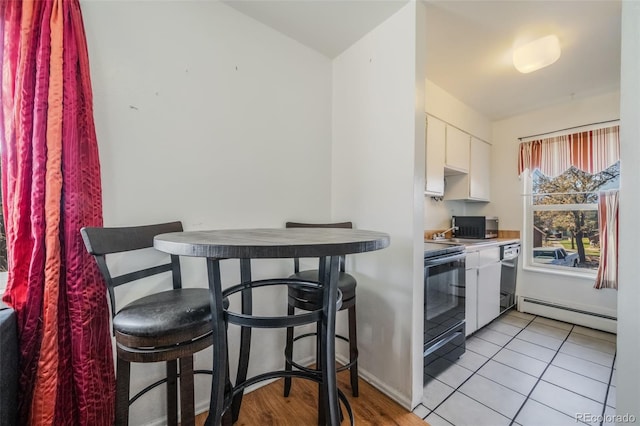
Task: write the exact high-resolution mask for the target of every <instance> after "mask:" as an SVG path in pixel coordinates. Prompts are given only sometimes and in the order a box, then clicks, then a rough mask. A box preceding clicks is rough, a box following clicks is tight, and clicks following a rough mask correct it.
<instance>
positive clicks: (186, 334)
mask: <svg viewBox="0 0 640 426" xmlns="http://www.w3.org/2000/svg"><path fill="white" fill-rule="evenodd" d="M227 303H228V302H227ZM113 328H114V330H115V331H117V332H119V333H122V334H126V335H129V336H138V337H157V336H159V335H162V336H163V339H164V338H166V339H167V340H169V341H175V337H176V336H180V338H181V339H184V340H185V341H186V340H190V339H194V338H196V337H199V336H201V335H203V334H205V333H207V332H208V331H211V307H210V305H209V290H208V289H205V288H182V289H175V290H168V291H162V292H160V293H155V294H151V295H148V296H144V297H141V298H140V299H137V300H135V301H133V302H131V303H129V304H128V305H126V306H124V307H123V308H122V309H121V310H120V311H119V312H118V313H117V314H116V316H115V317H114V318H113ZM169 334H171V335H169Z"/></svg>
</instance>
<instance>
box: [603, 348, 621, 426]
mask: <svg viewBox="0 0 640 426" xmlns="http://www.w3.org/2000/svg"><path fill="white" fill-rule="evenodd" d="M617 355H618V354H617V352H616V353H615V354H613V362H612V363H611V371H610V372H609V383H608V385H607V392H606V393H605V394H604V404H602V420H600V426H602V424H603V423H604V413H605V412H606V411H607V400H608V399H609V389H611V381H612V380H613V366H614V365H615V364H616V356H617ZM616 405H617V404H616ZM616 412H617V410H616Z"/></svg>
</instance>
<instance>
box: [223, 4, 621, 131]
mask: <svg viewBox="0 0 640 426" xmlns="http://www.w3.org/2000/svg"><path fill="white" fill-rule="evenodd" d="M225 3H227V4H229V5H230V6H231V7H233V8H235V9H237V10H239V11H240V12H242V13H244V14H246V15H248V16H251V17H253V18H254V19H256V20H258V21H260V22H262V23H264V24H266V25H268V26H271V27H272V28H274V29H276V30H278V31H280V32H282V33H284V34H285V35H287V36H289V37H291V38H293V39H295V40H297V41H299V42H300V43H302V44H304V45H306V46H309V47H311V48H312V49H314V50H317V51H318V52H320V53H322V54H324V55H326V56H327V57H329V58H334V57H336V56H337V55H339V54H340V53H341V52H343V51H344V50H345V49H346V48H347V47H349V46H350V45H352V44H353V43H354V42H355V41H357V40H358V39H360V38H361V37H362V36H363V35H365V34H366V33H368V32H369V31H371V30H372V29H373V28H375V27H376V26H378V25H379V24H380V23H382V22H383V21H384V20H385V19H387V18H388V17H389V16H391V15H392V14H393V13H395V12H396V11H398V10H399V9H400V8H401V7H402V6H403V5H405V4H406V3H407V0H227V1H225ZM425 3H426V10H427V14H426V18H425V19H426V28H427V40H426V47H427V75H426V77H427V78H428V79H429V80H431V81H432V82H433V83H435V84H437V85H438V86H440V87H441V88H443V89H444V90H446V91H447V92H449V93H450V94H452V95H453V96H455V97H456V98H458V99H459V100H461V101H462V102H464V103H465V104H467V105H469V106H470V107H472V108H473V109H475V110H476V111H478V112H480V113H482V114H483V115H485V116H486V117H487V118H489V119H490V120H500V119H503V118H507V117H510V116H514V115H518V114H522V113H524V112H527V111H531V110H534V109H538V108H541V107H544V106H549V105H552V104H556V103H560V102H566V101H570V100H572V99H579V98H581V97H586V96H592V95H597V94H600V93H607V92H611V91H615V90H618V89H619V86H620V19H621V2H620V0H604V1H596V0H581V1H572V0H556V1H544V0H499V1H487V0H469V1H461V0H440V1H427V2H425ZM551 33H553V34H556V35H557V36H558V38H559V39H560V44H561V48H562V55H561V57H560V59H559V60H558V61H557V62H556V63H555V64H552V65H551V66H549V67H547V68H543V69H541V70H539V71H536V72H533V73H530V74H520V73H519V72H517V71H516V70H515V68H514V67H513V65H512V63H511V52H512V49H513V47H514V45H518V44H521V43H523V42H526V41H530V40H533V39H535V38H538V37H542V36H545V35H548V34H551Z"/></svg>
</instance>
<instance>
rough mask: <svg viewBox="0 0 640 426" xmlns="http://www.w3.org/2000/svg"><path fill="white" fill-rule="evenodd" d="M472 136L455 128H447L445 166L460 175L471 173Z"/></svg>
mask: <svg viewBox="0 0 640 426" xmlns="http://www.w3.org/2000/svg"><path fill="white" fill-rule="evenodd" d="M470 141H471V136H470V135H469V134H468V133H465V132H463V131H462V130H458V129H456V128H455V127H452V126H447V143H446V153H445V166H446V167H447V168H449V169H450V170H454V171H457V172H460V173H468V172H469V143H470Z"/></svg>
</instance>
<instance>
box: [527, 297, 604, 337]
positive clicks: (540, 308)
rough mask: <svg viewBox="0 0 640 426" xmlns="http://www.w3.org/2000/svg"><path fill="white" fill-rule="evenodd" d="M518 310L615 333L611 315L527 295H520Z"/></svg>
mask: <svg viewBox="0 0 640 426" xmlns="http://www.w3.org/2000/svg"><path fill="white" fill-rule="evenodd" d="M518 310H519V311H521V312H527V313H530V314H535V315H540V316H544V317H547V318H552V319H555V320H558V321H564V322H568V323H572V324H578V325H583V326H585V327H590V328H595V329H597V330H602V331H606V332H609V333H615V332H616V329H617V318H616V317H614V316H611V315H605V314H600V313H596V312H590V311H585V310H583V309H577V308H572V307H570V306H564V305H560V304H557V303H553V302H547V301H544V300H539V299H531V298H529V297H520V298H519V303H518Z"/></svg>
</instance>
